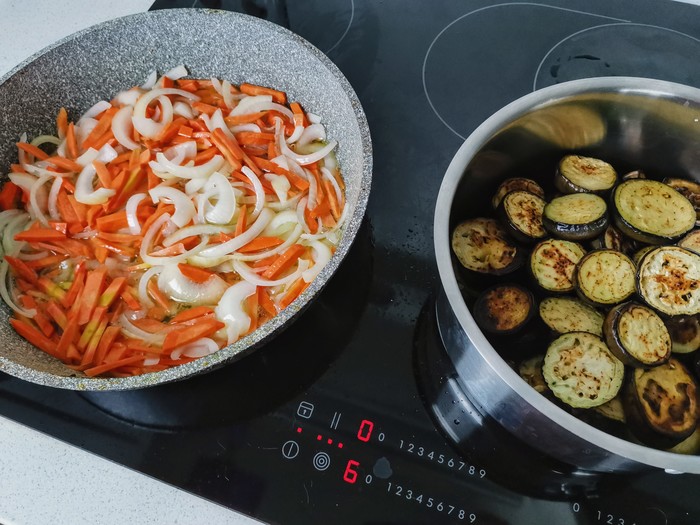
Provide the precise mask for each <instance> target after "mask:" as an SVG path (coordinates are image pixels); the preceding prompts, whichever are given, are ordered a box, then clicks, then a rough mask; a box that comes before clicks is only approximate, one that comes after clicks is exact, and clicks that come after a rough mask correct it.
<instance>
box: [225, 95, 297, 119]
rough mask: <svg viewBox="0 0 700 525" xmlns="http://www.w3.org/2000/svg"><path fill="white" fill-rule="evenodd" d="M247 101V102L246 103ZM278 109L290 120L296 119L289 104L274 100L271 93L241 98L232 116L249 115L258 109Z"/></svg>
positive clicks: (232, 111)
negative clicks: (278, 102) (284, 104)
mask: <svg viewBox="0 0 700 525" xmlns="http://www.w3.org/2000/svg"><path fill="white" fill-rule="evenodd" d="M244 103H245V104H244ZM269 110H273V111H277V112H278V113H281V114H282V115H284V116H285V117H287V118H288V119H289V120H294V113H292V110H291V109H289V108H288V107H287V106H283V105H282V104H277V103H276V102H272V97H271V96H270V95H254V96H250V97H246V98H243V99H241V100H240V102H239V103H238V105H237V106H236V107H235V108H233V109H232V110H231V113H229V115H230V116H235V115H247V114H249V113H257V112H258V111H269Z"/></svg>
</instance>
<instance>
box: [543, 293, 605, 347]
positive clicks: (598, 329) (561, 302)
mask: <svg viewBox="0 0 700 525" xmlns="http://www.w3.org/2000/svg"><path fill="white" fill-rule="evenodd" d="M539 313H540V317H541V318H542V320H543V321H544V323H545V324H546V325H547V326H548V327H549V328H551V329H552V330H554V331H555V332H557V333H558V334H566V333H569V332H588V333H589V334H595V335H597V336H598V337H602V336H603V320H604V318H603V315H602V314H601V313H600V312H599V311H598V310H596V309H595V308H593V307H591V306H589V305H587V304H586V303H584V302H582V301H580V300H578V299H574V298H573V297H565V296H563V297H547V298H545V299H542V301H541V302H540V307H539Z"/></svg>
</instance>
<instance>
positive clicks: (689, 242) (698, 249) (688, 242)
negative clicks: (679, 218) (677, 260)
mask: <svg viewBox="0 0 700 525" xmlns="http://www.w3.org/2000/svg"><path fill="white" fill-rule="evenodd" d="M678 246H680V247H681V248H685V249H686V250H690V251H691V252H695V253H698V254H700V230H693V231H692V232H690V233H689V234H688V235H686V236H685V237H683V238H682V239H681V240H680V241H678Z"/></svg>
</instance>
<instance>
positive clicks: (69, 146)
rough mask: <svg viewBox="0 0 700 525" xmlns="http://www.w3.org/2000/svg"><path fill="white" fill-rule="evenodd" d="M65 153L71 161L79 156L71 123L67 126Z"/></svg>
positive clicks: (73, 127)
mask: <svg viewBox="0 0 700 525" xmlns="http://www.w3.org/2000/svg"><path fill="white" fill-rule="evenodd" d="M66 153H68V156H69V157H70V158H72V159H75V158H77V157H78V155H80V152H79V150H78V141H77V139H76V137H75V125H74V124H73V123H72V122H71V123H70V124H68V129H67V130H66Z"/></svg>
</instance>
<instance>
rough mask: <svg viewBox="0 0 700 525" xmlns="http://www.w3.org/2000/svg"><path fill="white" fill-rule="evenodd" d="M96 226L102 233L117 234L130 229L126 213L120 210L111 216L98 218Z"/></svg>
mask: <svg viewBox="0 0 700 525" xmlns="http://www.w3.org/2000/svg"><path fill="white" fill-rule="evenodd" d="M95 225H96V227H97V229H98V230H99V231H101V232H116V231H119V230H121V229H123V228H128V227H129V222H128V221H127V220H126V211H125V210H120V211H118V212H115V213H111V214H109V215H103V216H102V217H98V218H97V220H96V221H95Z"/></svg>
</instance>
